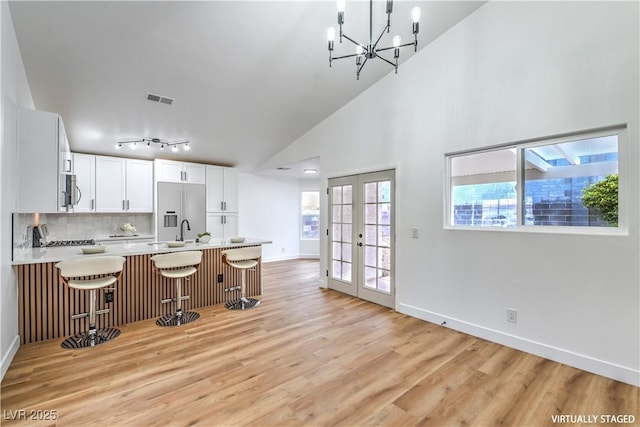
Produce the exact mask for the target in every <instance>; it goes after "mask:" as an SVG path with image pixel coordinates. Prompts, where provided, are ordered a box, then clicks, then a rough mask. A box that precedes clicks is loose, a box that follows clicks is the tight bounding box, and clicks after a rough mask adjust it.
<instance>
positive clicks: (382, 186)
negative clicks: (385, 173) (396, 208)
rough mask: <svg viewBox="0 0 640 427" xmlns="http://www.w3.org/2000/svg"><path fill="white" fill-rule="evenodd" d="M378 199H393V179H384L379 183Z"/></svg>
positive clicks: (381, 200)
mask: <svg viewBox="0 0 640 427" xmlns="http://www.w3.org/2000/svg"><path fill="white" fill-rule="evenodd" d="M378 201H379V202H390V201H391V181H382V182H379V183H378Z"/></svg>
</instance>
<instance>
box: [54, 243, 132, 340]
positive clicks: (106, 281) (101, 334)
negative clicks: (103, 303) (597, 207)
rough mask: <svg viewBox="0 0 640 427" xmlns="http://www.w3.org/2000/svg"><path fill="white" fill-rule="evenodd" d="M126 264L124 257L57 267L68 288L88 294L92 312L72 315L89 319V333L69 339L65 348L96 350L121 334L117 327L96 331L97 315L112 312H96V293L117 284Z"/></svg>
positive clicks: (100, 258) (77, 262)
mask: <svg viewBox="0 0 640 427" xmlns="http://www.w3.org/2000/svg"><path fill="white" fill-rule="evenodd" d="M125 261H126V260H125V259H124V258H123V257H121V256H96V257H88V258H80V259H75V260H71V261H61V262H59V263H57V264H56V268H58V269H59V270H60V276H61V277H62V281H63V282H64V283H66V284H67V286H69V287H70V288H73V289H79V290H83V291H89V313H88V314H87V313H83V314H79V315H74V316H73V318H74V319H75V318H80V317H86V316H89V331H88V332H82V333H78V334H75V335H73V336H72V337H69V338H67V339H66V340H64V341H63V342H62V348H66V349H74V348H83V347H94V346H96V345H98V344H102V343H105V342H107V341H109V340H112V339H113V338H115V337H117V336H118V335H120V330H119V329H116V328H104V329H100V330H98V329H96V314H104V313H108V312H109V309H104V310H100V311H99V312H98V311H97V310H96V301H97V297H96V291H97V290H98V289H102V288H105V287H107V286H111V285H113V284H115V283H116V282H117V281H118V278H119V277H120V274H121V273H122V269H123V267H124V263H125ZM96 276H97V277H96Z"/></svg>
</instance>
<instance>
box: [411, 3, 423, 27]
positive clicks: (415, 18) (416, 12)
mask: <svg viewBox="0 0 640 427" xmlns="http://www.w3.org/2000/svg"><path fill="white" fill-rule="evenodd" d="M420 14H421V11H420V8H419V7H418V6H416V7H414V8H413V9H411V21H412V22H413V23H414V24H415V23H416V22H420Z"/></svg>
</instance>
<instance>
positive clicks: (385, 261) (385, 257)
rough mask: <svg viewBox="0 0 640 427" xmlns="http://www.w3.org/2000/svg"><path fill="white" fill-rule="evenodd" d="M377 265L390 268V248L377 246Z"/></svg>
mask: <svg viewBox="0 0 640 427" xmlns="http://www.w3.org/2000/svg"><path fill="white" fill-rule="evenodd" d="M378 267H382V268H384V269H387V270H390V269H391V250H390V249H389V248H378Z"/></svg>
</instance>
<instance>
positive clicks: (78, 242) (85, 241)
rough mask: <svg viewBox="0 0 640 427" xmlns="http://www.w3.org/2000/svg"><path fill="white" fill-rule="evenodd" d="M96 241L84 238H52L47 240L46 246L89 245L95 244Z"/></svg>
mask: <svg viewBox="0 0 640 427" xmlns="http://www.w3.org/2000/svg"><path fill="white" fill-rule="evenodd" d="M95 244H96V241H95V240H94V239H82V240H52V241H51V242H47V244H46V247H47V248H50V247H57V246H88V245H95Z"/></svg>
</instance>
